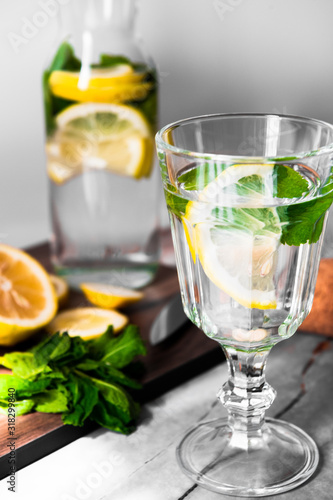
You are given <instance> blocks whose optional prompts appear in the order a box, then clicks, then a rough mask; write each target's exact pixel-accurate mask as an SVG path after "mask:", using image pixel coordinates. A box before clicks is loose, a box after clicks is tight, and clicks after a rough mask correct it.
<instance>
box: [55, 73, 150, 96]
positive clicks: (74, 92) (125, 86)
mask: <svg viewBox="0 0 333 500" xmlns="http://www.w3.org/2000/svg"><path fill="white" fill-rule="evenodd" d="M146 75H147V73H145V72H142V71H141V72H136V71H134V70H133V68H132V67H131V66H130V65H129V64H119V65H117V66H113V67H111V68H93V69H91V68H90V69H89V72H88V73H87V74H84V72H83V71H82V72H78V71H53V72H52V73H51V75H50V79H49V85H50V89H51V92H52V93H53V94H54V95H55V96H57V97H61V98H63V99H68V100H70V101H78V102H104V103H108V102H119V103H121V102H126V101H136V100H141V99H145V97H147V94H148V92H149V91H150V90H151V89H152V87H153V83H152V82H144V81H143V80H144V78H145V77H146Z"/></svg>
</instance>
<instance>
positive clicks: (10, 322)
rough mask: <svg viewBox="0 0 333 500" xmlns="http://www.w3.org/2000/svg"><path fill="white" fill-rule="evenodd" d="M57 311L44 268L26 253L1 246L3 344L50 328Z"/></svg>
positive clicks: (0, 335)
mask: <svg viewBox="0 0 333 500" xmlns="http://www.w3.org/2000/svg"><path fill="white" fill-rule="evenodd" d="M56 309H57V299H56V295H55V292H54V289H53V286H52V283H51V281H50V278H49V275H48V274H47V272H46V271H45V270H44V268H43V267H42V266H41V265H40V264H39V263H38V262H37V261H36V260H35V259H33V258H32V257H30V255H28V254H27V253H25V252H23V251H22V250H18V249H16V248H13V247H11V246H8V245H4V244H0V344H1V345H15V344H17V343H18V342H21V341H22V340H25V339H26V338H28V337H29V336H31V335H32V334H33V332H34V331H35V330H37V329H39V328H41V327H42V326H44V325H45V324H47V323H48V322H49V321H50V320H51V319H52V318H53V316H54V315H55V313H56Z"/></svg>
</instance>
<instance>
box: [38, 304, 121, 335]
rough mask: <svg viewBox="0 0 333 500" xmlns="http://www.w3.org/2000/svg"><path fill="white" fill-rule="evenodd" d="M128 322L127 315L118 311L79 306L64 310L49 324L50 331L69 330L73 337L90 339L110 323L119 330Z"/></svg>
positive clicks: (102, 331)
mask: <svg viewBox="0 0 333 500" xmlns="http://www.w3.org/2000/svg"><path fill="white" fill-rule="evenodd" d="M127 323H128V318H127V316H124V315H123V314H120V313H119V312H117V311H113V310H109V309H100V308H98V307H79V308H77V309H68V310H67V311H63V312H61V313H59V314H57V316H56V317H55V318H54V319H53V320H52V321H51V322H50V323H49V324H48V325H47V327H46V329H47V331H48V332H49V333H56V332H61V333H62V332H68V335H70V336H71V337H75V336H79V337H82V338H83V339H84V340H89V339H92V338H94V337H98V336H100V335H102V334H103V333H104V332H105V331H106V330H107V328H108V327H109V326H110V325H113V331H114V332H119V331H120V330H122V329H123V328H124V327H125V326H126V325H127Z"/></svg>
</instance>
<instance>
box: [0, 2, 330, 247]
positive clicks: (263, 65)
mask: <svg viewBox="0 0 333 500" xmlns="http://www.w3.org/2000/svg"><path fill="white" fill-rule="evenodd" d="M41 1H43V0H15V2H13V1H10V0H2V1H1V3H0V34H1V39H0V60H1V66H2V70H1V79H0V104H1V107H0V110H1V112H0V241H3V242H6V243H9V244H13V245H18V246H25V245H29V244H32V243H35V242H39V241H42V240H45V239H46V238H47V237H48V235H49V232H50V231H49V220H48V193H47V179H46V174H45V162H44V153H43V137H44V129H43V118H42V97H41V83H40V82H41V73H42V69H43V68H44V66H45V61H46V59H47V58H48V56H49V55H50V51H51V50H52V46H53V41H54V37H55V32H56V19H57V15H56V16H54V17H51V16H49V18H48V19H47V22H45V23H44V26H42V27H39V28H38V30H37V33H34V35H33V36H31V38H30V39H29V40H26V43H23V42H22V43H18V46H17V49H16V51H15V50H14V47H13V35H10V33H12V34H13V33H14V34H16V35H21V31H22V27H23V25H24V23H25V22H26V21H25V20H24V19H28V20H30V21H32V20H33V19H36V13H38V11H40V10H41V7H40V2H41ZM44 1H46V0H44ZM55 1H56V2H57V3H58V4H60V3H63V4H64V6H63V7H62V8H63V9H65V8H68V7H67V6H66V5H65V4H66V3H68V4H69V3H70V1H71V0H55ZM95 1H98V0H95ZM34 16H35V17H34ZM332 19H333V2H332V0H141V10H140V15H139V19H138V28H139V31H140V32H141V34H142V37H143V39H144V41H145V45H146V48H147V51H148V52H149V53H150V54H151V55H152V56H153V58H154V60H155V62H156V64H157V66H158V69H159V72H160V79H161V110H160V123H161V125H164V124H166V123H168V122H170V121H174V120H177V119H180V118H184V117H187V116H193V115H197V114H205V113H215V112H231V111H260V112H283V113H292V114H301V115H307V116H312V117H315V118H319V119H323V120H327V121H331V122H332V121H333V102H332V101H333V100H332V82H333V64H332V49H333V29H332ZM9 37H11V41H10V39H9Z"/></svg>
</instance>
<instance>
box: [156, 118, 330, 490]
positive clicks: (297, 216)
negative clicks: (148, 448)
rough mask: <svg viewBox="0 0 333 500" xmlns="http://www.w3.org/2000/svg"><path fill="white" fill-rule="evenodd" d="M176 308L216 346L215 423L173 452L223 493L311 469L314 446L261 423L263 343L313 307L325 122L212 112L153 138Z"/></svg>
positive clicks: (281, 425)
mask: <svg viewBox="0 0 333 500" xmlns="http://www.w3.org/2000/svg"><path fill="white" fill-rule="evenodd" d="M156 144H157V151H158V156H159V161H160V167H161V174H162V179H163V185H164V193H165V198H166V203H167V206H168V211H169V215H170V221H171V229H172V237H173V244H174V248H175V256H176V262H177V271H178V277H179V283H180V289H181V295H182V301H183V306H184V310H185V313H186V314H187V316H188V317H189V318H190V320H191V321H192V322H193V323H194V324H195V325H197V326H198V327H199V328H201V329H202V330H203V331H204V333H205V334H206V335H208V336H209V337H210V338H212V339H214V340H216V341H217V342H218V343H219V344H220V345H221V347H222V349H223V351H224V353H225V356H226V358H227V361H228V367H229V379H228V381H227V382H226V383H225V384H224V385H223V388H222V389H221V390H220V392H219V393H218V398H219V399H220V401H221V402H222V404H223V405H224V406H225V407H226V408H227V410H228V418H227V419H215V420H212V421H209V422H204V423H200V424H199V425H196V426H195V427H193V428H191V429H190V430H189V431H188V433H187V434H186V436H185V437H184V438H183V440H182V441H181V443H180V445H179V446H178V448H177V459H178V462H179V464H180V466H181V468H182V469H183V471H184V472H185V473H186V474H187V475H188V476H189V477H190V478H192V480H194V481H195V482H196V483H197V484H199V485H201V486H203V487H205V488H207V489H210V490H212V491H216V492H219V493H225V494H229V495H237V496H244V497H257V496H266V495H272V494H277V493H281V492H283V491H287V490H289V489H292V488H294V487H296V486H297V485H299V484H301V483H303V482H304V481H306V480H307V479H308V478H309V477H310V476H311V475H312V474H313V472H314V471H315V469H316V467H317V465H318V460H319V453H318V449H317V446H316V444H315V443H314V441H313V440H312V439H311V437H309V436H308V435H307V434H306V433H305V432H303V431H302V430H301V429H299V428H297V427H296V426H294V425H292V424H290V423H288V422H284V421H282V420H276V419H273V418H266V419H265V410H267V409H268V408H269V407H270V406H271V404H272V403H273V401H274V398H275V395H276V391H275V390H274V389H273V388H272V387H271V386H270V385H269V384H268V383H267V382H266V381H265V366H266V360H267V357H268V354H269V352H270V350H271V348H272V347H273V346H274V345H275V344H277V343H278V342H280V341H281V340H284V339H287V338H289V337H290V336H291V335H293V334H294V333H295V332H296V330H297V328H298V327H299V325H300V324H301V323H302V321H303V320H304V319H305V317H306V316H307V314H308V313H309V311H310V309H311V305H312V301H313V294H314V288H315V282H316V277H317V272H318V266H319V260H320V250H321V244H322V239H323V233H324V228H325V222H326V218H327V213H328V209H329V207H330V205H331V202H332V197H333V191H332V189H333V187H332V186H333V175H332V172H333V170H332V165H333V126H331V125H329V124H327V123H324V122H321V121H318V120H313V119H309V118H302V117H297V116H278V115H265V114H217V115H207V116H200V117H194V118H189V119H186V120H182V121H178V122H176V123H173V124H171V125H168V126H166V127H164V128H163V129H162V130H161V131H160V132H158V134H157V135H156Z"/></svg>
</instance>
